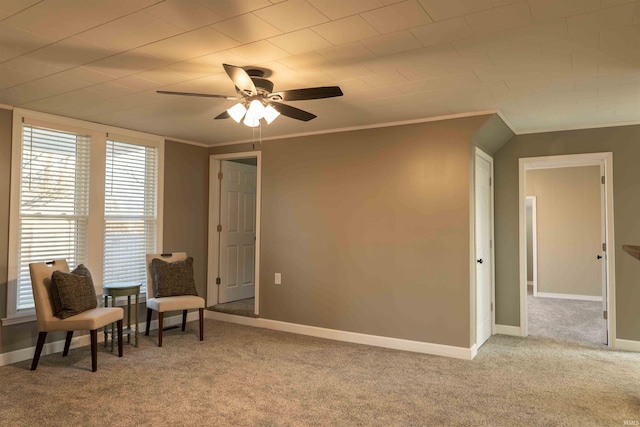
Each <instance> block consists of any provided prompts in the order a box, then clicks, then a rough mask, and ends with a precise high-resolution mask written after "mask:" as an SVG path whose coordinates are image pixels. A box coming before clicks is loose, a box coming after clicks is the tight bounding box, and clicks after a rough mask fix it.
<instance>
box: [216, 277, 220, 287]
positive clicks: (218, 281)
mask: <svg viewBox="0 0 640 427" xmlns="http://www.w3.org/2000/svg"><path fill="white" fill-rule="evenodd" d="M219 284H220V278H219V277H216V285H219Z"/></svg>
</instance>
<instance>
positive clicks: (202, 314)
mask: <svg viewBox="0 0 640 427" xmlns="http://www.w3.org/2000/svg"><path fill="white" fill-rule="evenodd" d="M198 315H199V318H200V319H199V320H200V341H202V340H204V308H199V309H198Z"/></svg>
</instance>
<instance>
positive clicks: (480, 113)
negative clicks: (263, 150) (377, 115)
mask: <svg viewBox="0 0 640 427" xmlns="http://www.w3.org/2000/svg"><path fill="white" fill-rule="evenodd" d="M497 112H498V111H497V110H485V111H471V112H467V113H458V114H448V115H445V116H436V117H426V118H422V119H414V120H403V121H399V122H386V123H375V124H370V125H362V126H351V127H344V128H336V129H327V130H318V131H313V132H301V133H293V134H289V135H280V136H269V137H267V138H262V139H261V140H262V141H263V142H264V141H271V140H274V139H289V138H299V137H302V136H313V135H324V134H328V133H339V132H350V131H354V130H366V129H377V128H386V127H393V126H404V125H412V124H417V123H427V122H439V121H443V120H452V119H460V118H464V117H475V116H485V115H489V114H496V113H497ZM247 142H255V139H253V138H251V139H242V140H237V141H228V142H222V143H219V144H212V145H210V146H209V147H221V146H225V145H235V144H244V143H247Z"/></svg>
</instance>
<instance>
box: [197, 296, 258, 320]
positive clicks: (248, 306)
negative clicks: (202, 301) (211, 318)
mask: <svg viewBox="0 0 640 427" xmlns="http://www.w3.org/2000/svg"><path fill="white" fill-rule="evenodd" d="M255 305H256V300H255V298H245V299H240V300H237V301H231V302H225V303H222V304H216V305H214V306H211V307H209V308H208V309H207V310H211V311H219V312H220V313H228V314H235V315H237V316H244V317H257V316H256V315H255Z"/></svg>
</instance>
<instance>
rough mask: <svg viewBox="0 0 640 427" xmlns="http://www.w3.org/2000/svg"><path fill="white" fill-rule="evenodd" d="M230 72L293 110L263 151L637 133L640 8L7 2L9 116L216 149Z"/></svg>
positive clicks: (1, 45)
mask: <svg viewBox="0 0 640 427" xmlns="http://www.w3.org/2000/svg"><path fill="white" fill-rule="evenodd" d="M223 63H229V64H232V65H237V66H248V65H253V66H259V67H262V68H267V69H270V70H271V71H272V75H271V77H270V78H271V80H272V81H273V82H274V83H275V90H276V91H277V90H285V89H296V88H302V87H309V86H326V85H339V86H340V87H341V88H342V90H343V92H344V93H345V96H343V97H340V98H332V99H323V100H314V101H301V102H292V103H290V104H291V105H293V106H295V107H298V108H302V109H304V110H307V111H310V112H312V113H314V114H316V115H317V116H318V118H316V119H314V120H312V121H310V122H300V121H297V120H293V119H290V118H287V117H280V118H278V119H277V120H276V121H275V122H274V123H273V124H271V125H269V126H266V125H265V126H263V127H262V136H263V137H272V136H280V135H287V134H297V133H305V132H314V131H323V130H328V129H336V128H346V127H354V126H364V125H372V124H379V123H387V122H396V121H404V120H414V119H422V118H427V117H435V116H443V115H450V114H457V113H465V112H473V111H484V110H493V109H495V110H499V111H500V112H501V114H502V116H503V117H504V118H505V119H506V120H507V121H508V122H509V124H510V126H511V127H512V128H513V130H514V131H516V132H517V133H527V132H537V131H543V130H557V129H573V128H584V127H596V126H607V125H616V124H628V123H636V122H640V2H637V1H628V0H528V1H518V0H406V1H398V0H306V1H303V0H285V1H283V0H165V1H159V0H44V1H38V0H0V103H3V104H6V105H11V106H16V107H22V108H26V109H30V110H35V111H42V112H47V113H53V114H58V115H63V116H67V117H73V118H79V119H84V120H89V121H94V122H98V123H105V124H109V125H114V126H119V127H124V128H129V129H134V130H139V131H144V132H150V133H154V134H158V135H164V136H168V137H174V138H180V139H184V140H190V141H195V142H200V143H204V144H207V145H214V144H217V143H223V142H231V141H237V140H245V139H248V138H251V137H252V132H253V131H252V130H251V129H249V128H247V127H245V126H244V125H239V124H236V123H235V122H233V121H231V120H216V121H214V120H213V117H215V116H216V115H218V114H219V113H220V112H222V111H224V110H225V109H226V108H228V107H230V106H231V105H232V103H231V102H230V101H225V100H222V99H212V98H193V97H177V96H167V95H159V94H156V93H155V91H156V90H158V89H162V90H169V91H185V92H205V93H215V94H223V95H234V94H235V92H234V86H233V84H232V83H231V81H230V80H229V79H228V78H227V76H226V74H225V73H224V70H223V68H222V64H223Z"/></svg>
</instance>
